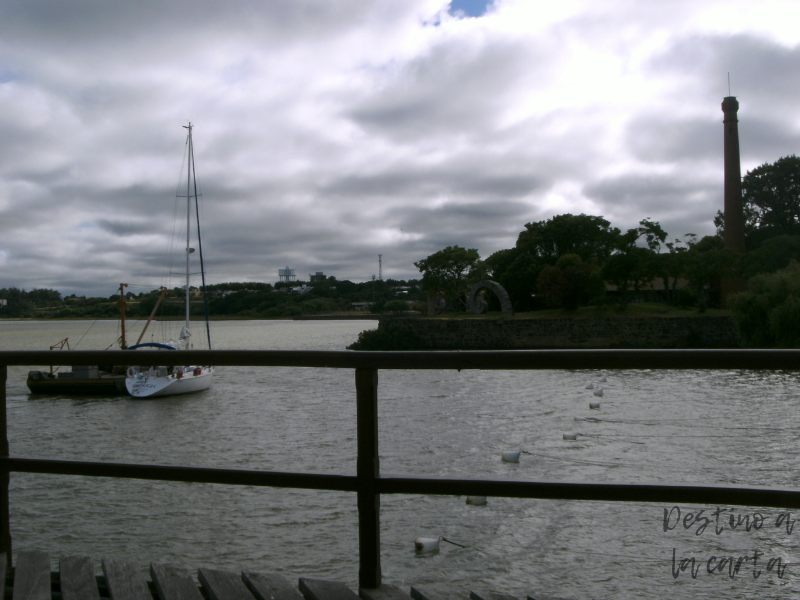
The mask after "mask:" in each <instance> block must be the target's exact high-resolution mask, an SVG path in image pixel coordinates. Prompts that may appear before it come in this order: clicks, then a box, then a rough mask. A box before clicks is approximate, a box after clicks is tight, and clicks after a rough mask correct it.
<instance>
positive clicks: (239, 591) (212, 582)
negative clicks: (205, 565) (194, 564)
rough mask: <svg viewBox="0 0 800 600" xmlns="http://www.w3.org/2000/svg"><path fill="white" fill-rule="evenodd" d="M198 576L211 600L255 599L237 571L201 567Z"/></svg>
mask: <svg viewBox="0 0 800 600" xmlns="http://www.w3.org/2000/svg"><path fill="white" fill-rule="evenodd" d="M197 577H198V579H200V583H201V584H202V586H203V589H204V590H205V591H206V593H207V594H208V597H209V598H210V599H211V600H253V594H251V593H250V590H248V589H247V586H246V585H245V584H244V581H242V577H241V576H240V575H237V574H236V573H232V572H231V571H215V570H214V569H200V570H199V571H198V572H197Z"/></svg>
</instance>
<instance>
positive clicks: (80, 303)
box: [0, 277, 424, 320]
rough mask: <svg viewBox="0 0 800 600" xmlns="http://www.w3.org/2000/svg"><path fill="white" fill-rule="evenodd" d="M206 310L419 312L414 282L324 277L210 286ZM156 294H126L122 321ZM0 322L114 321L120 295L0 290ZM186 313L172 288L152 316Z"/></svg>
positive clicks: (152, 302)
mask: <svg viewBox="0 0 800 600" xmlns="http://www.w3.org/2000/svg"><path fill="white" fill-rule="evenodd" d="M191 289H192V291H193V292H194V296H193V298H192V300H191V302H190V313H191V315H192V316H193V317H195V316H196V317H198V318H202V317H203V315H204V312H205V308H204V306H203V299H202V294H201V293H200V291H199V290H197V289H196V288H191ZM207 291H208V305H209V306H208V308H209V313H210V316H211V319H212V320H219V319H291V318H293V317H296V316H307V315H322V314H339V315H346V314H357V315H363V314H399V313H406V312H410V311H414V310H419V309H421V308H423V306H424V305H423V293H422V290H421V289H420V286H419V282H418V281H415V280H412V281H402V280H393V279H387V280H377V281H374V282H373V281H370V282H367V283H353V282H351V281H346V280H345V281H337V280H336V279H334V278H332V277H329V278H326V279H325V280H324V281H315V282H299V281H298V282H294V281H293V282H285V283H284V282H282V283H277V284H275V285H271V284H268V283H258V282H245V283H240V282H237V283H222V284H214V285H210V286H208V288H207ZM160 293H161V291H160V290H152V291H148V292H141V293H138V294H134V293H133V292H127V293H126V294H125V317H126V318H140V319H141V318H144V319H146V318H147V317H148V316H150V314H151V312H152V311H153V308H154V307H155V306H156V302H157V301H158V297H159V295H160ZM0 300H5V302H0V319H42V320H46V319H118V318H119V317H120V296H119V294H112V295H111V296H108V297H105V298H91V297H89V298H87V297H85V296H76V295H74V294H73V295H71V296H67V297H62V296H61V294H60V293H59V292H58V291H56V290H50V289H35V290H31V291H29V292H26V291H25V290H20V289H18V288H4V289H0ZM184 311H185V303H184V298H183V290H182V289H180V288H175V289H173V290H170V291H168V292H167V296H166V298H165V299H164V301H163V302H162V303H161V305H160V306H159V308H158V310H157V311H156V315H155V318H156V319H158V320H168V319H172V318H180V317H181V316H182V315H183V314H184Z"/></svg>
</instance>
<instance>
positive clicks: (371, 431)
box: [356, 369, 381, 589]
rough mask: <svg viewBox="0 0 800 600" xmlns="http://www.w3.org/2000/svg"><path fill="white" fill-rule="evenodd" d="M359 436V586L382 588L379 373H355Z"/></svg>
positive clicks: (357, 468) (363, 370)
mask: <svg viewBox="0 0 800 600" xmlns="http://www.w3.org/2000/svg"><path fill="white" fill-rule="evenodd" d="M356 410H357V417H356V421H357V432H358V462H357V464H356V476H357V477H358V556H359V565H358V585H359V587H360V588H365V589H375V588H377V587H380V585H381V533H380V505H381V497H380V495H379V494H378V490H377V485H376V483H377V481H376V480H377V478H378V477H379V476H380V465H379V462H378V370H377V369H356Z"/></svg>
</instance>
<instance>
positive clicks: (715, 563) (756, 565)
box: [662, 506, 796, 579]
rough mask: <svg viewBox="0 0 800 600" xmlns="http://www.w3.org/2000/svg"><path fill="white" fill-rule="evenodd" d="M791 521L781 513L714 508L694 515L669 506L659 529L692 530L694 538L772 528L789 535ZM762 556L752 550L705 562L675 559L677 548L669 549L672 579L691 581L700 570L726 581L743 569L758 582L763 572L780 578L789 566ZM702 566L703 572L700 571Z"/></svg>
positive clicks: (788, 516)
mask: <svg viewBox="0 0 800 600" xmlns="http://www.w3.org/2000/svg"><path fill="white" fill-rule="evenodd" d="M795 520H796V519H793V518H792V515H791V513H789V512H781V513H778V514H777V515H776V516H774V517H773V516H772V515H769V514H764V513H760V512H754V513H752V514H739V513H735V512H734V510H733V509H729V508H721V507H717V508H716V509H714V510H710V509H708V510H706V509H703V510H699V511H696V512H689V511H686V512H682V511H681V509H680V507H678V506H673V507H672V508H671V509H666V508H665V509H664V519H663V523H662V527H663V530H664V533H666V532H668V531H672V530H673V529H677V528H682V529H684V530H694V534H695V535H696V536H700V535H703V534H704V533H706V532H709V533H711V532H713V533H714V534H715V535H721V534H722V533H724V532H725V531H745V532H749V531H753V530H755V531H760V530H761V529H762V528H764V527H765V526H766V527H769V526H770V525H771V526H772V528H773V529H782V530H785V532H786V534H791V533H792V531H793V529H794V524H795ZM763 556H764V553H763V552H761V551H760V550H758V549H756V550H753V551H752V552H748V553H746V554H743V555H740V556H711V557H710V558H708V559H702V558H698V557H694V556H693V557H686V558H680V559H679V558H678V556H677V549H675V548H673V549H672V577H673V579H678V577H679V576H680V575H681V573H686V574H687V575H689V576H691V578H692V579H697V576H698V574H699V573H700V572H701V571H705V572H706V573H708V574H709V575H715V574H727V576H728V577H729V578H730V579H733V578H734V577H736V576H737V575H738V574H739V573H740V572H742V569H743V567H747V570H749V571H751V573H752V575H753V579H758V578H759V577H760V576H761V575H762V574H763V573H765V572H766V573H775V574H776V575H777V576H778V578H779V579H783V577H784V574H785V571H786V567H787V566H789V565H788V563H786V562H785V561H784V560H783V559H782V558H780V557H778V558H770V559H768V560H766V561H764V560H762V558H763ZM703 565H705V569H703Z"/></svg>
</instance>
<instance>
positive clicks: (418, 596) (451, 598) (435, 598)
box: [411, 585, 469, 600]
mask: <svg viewBox="0 0 800 600" xmlns="http://www.w3.org/2000/svg"><path fill="white" fill-rule="evenodd" d="M411 597H412V598H413V599H414V600H469V595H468V594H467V593H466V592H457V591H447V592H443V591H440V590H431V589H428V588H420V587H417V586H413V585H412V586H411Z"/></svg>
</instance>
